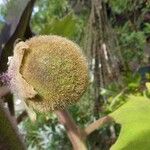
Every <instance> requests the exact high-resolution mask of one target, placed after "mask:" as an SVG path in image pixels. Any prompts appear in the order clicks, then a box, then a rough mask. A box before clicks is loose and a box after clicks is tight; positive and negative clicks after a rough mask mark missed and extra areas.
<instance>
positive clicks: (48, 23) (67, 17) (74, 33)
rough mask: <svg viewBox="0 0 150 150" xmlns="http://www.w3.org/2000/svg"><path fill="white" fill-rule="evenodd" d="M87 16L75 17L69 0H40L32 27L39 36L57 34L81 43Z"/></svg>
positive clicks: (35, 9)
mask: <svg viewBox="0 0 150 150" xmlns="http://www.w3.org/2000/svg"><path fill="white" fill-rule="evenodd" d="M86 16H87V15H84V16H83V15H82V14H81V17H79V16H77V15H75V13H74V12H73V10H72V8H71V7H70V5H69V2H68V1H67V0H62V1H60V0H49V1H48V0H44V1H41V0H38V1H37V3H36V6H35V7H34V10H33V15H32V27H33V31H34V32H35V33H37V34H56V35H61V36H64V37H67V38H69V39H72V40H75V41H77V42H78V41H79V40H80V39H81V36H82V35H81V33H83V26H84V24H85V18H86Z"/></svg>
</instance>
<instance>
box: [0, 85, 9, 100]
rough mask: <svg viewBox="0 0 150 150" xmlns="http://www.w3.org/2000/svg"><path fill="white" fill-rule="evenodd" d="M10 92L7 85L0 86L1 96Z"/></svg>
mask: <svg viewBox="0 0 150 150" xmlns="http://www.w3.org/2000/svg"><path fill="white" fill-rule="evenodd" d="M9 92H10V90H9V88H8V87H7V86H2V87H0V98H1V97H3V96H5V95H7V94H8V93H9Z"/></svg>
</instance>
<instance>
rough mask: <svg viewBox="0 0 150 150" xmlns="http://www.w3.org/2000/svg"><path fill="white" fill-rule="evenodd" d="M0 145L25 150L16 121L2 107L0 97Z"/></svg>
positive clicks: (3, 147) (4, 147) (15, 149)
mask: <svg viewBox="0 0 150 150" xmlns="http://www.w3.org/2000/svg"><path fill="white" fill-rule="evenodd" d="M0 145H1V146H2V147H0V148H1V149H14V150H25V149H26V148H25V145H24V142H23V139H22V137H21V136H20V134H19V132H18V129H17V125H16V121H15V120H14V118H13V117H11V116H10V113H9V111H8V110H7V109H5V108H4V106H3V103H2V99H0Z"/></svg>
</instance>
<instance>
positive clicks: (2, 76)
mask: <svg viewBox="0 0 150 150" xmlns="http://www.w3.org/2000/svg"><path fill="white" fill-rule="evenodd" d="M10 80H11V78H10V76H9V75H8V72H5V73H2V74H0V81H1V82H2V84H4V85H6V86H10Z"/></svg>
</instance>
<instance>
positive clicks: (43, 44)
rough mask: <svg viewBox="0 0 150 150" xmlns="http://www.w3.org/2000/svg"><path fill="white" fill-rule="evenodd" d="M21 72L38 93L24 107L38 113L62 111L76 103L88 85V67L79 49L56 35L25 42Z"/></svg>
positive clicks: (37, 37) (38, 37)
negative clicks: (25, 48) (25, 49)
mask: <svg viewBox="0 0 150 150" xmlns="http://www.w3.org/2000/svg"><path fill="white" fill-rule="evenodd" d="M25 44H27V45H28V47H29V50H28V51H27V52H25V53H24V56H23V60H22V63H21V67H20V73H21V75H22V77H23V79H25V81H26V82H27V83H28V84H29V85H31V86H32V87H33V88H34V90H35V91H36V92H37V93H38V94H37V95H36V96H35V97H33V98H30V99H27V100H26V102H27V104H28V105H29V106H30V107H32V108H33V109H35V110H37V111H39V112H46V111H51V110H54V109H60V108H64V107H65V106H67V105H69V104H72V103H74V102H76V101H78V100H79V98H80V97H81V95H82V94H83V92H84V91H85V89H86V87H87V85H88V67H87V63H86V60H85V57H84V56H83V54H82V52H81V49H80V48H79V46H78V45H77V44H75V43H73V42H72V41H70V40H68V39H66V38H63V37H59V36H36V37H33V38H31V39H29V40H27V41H25Z"/></svg>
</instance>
